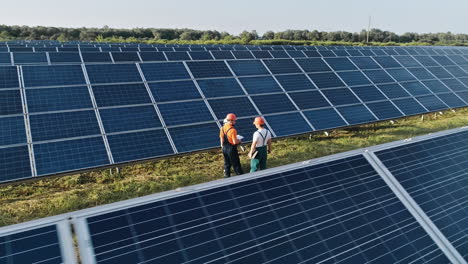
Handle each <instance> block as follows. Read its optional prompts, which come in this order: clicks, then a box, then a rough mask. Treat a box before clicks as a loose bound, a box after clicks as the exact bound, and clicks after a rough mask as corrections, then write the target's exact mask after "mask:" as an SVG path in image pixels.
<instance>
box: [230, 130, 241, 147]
mask: <svg viewBox="0 0 468 264" xmlns="http://www.w3.org/2000/svg"><path fill="white" fill-rule="evenodd" d="M231 140H232V142H234V143H235V144H234V145H237V144H240V143H241V141H240V140H239V139H237V130H235V129H232V133H231Z"/></svg>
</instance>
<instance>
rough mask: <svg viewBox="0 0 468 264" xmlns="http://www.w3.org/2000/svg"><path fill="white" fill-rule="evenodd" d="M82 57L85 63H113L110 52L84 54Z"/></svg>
mask: <svg viewBox="0 0 468 264" xmlns="http://www.w3.org/2000/svg"><path fill="white" fill-rule="evenodd" d="M81 57H82V58H83V61H84V62H85V63H96V62H109V63H110V62H112V59H111V56H110V54H109V52H83V53H81Z"/></svg>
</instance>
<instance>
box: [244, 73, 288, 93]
mask: <svg viewBox="0 0 468 264" xmlns="http://www.w3.org/2000/svg"><path fill="white" fill-rule="evenodd" d="M239 80H240V82H241V83H242V85H243V86H244V88H245V90H247V92H248V93H249V94H260V93H275V92H282V91H283V90H281V87H280V86H279V85H278V83H277V82H276V81H275V79H273V77H271V76H265V77H248V78H239Z"/></svg>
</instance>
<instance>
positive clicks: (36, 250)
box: [0, 221, 77, 264]
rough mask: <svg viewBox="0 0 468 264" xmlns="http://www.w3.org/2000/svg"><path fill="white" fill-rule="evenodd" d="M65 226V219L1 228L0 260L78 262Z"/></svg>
mask: <svg viewBox="0 0 468 264" xmlns="http://www.w3.org/2000/svg"><path fill="white" fill-rule="evenodd" d="M51 222H52V221H51ZM59 225H60V226H59ZM64 226H66V223H65V221H62V222H60V223H53V222H52V223H35V224H34V225H33V226H28V227H26V225H24V226H16V227H3V228H1V229H0V262H1V263H50V264H54V263H57V264H59V263H71V264H73V263H77V262H76V258H75V254H74V252H73V245H72V239H71V232H70V231H69V230H66V227H65V228H64ZM65 237H66V238H65Z"/></svg>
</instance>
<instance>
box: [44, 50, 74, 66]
mask: <svg viewBox="0 0 468 264" xmlns="http://www.w3.org/2000/svg"><path fill="white" fill-rule="evenodd" d="M49 59H50V63H52V64H59V63H81V57H80V54H79V53H77V52H50V53H49Z"/></svg>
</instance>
